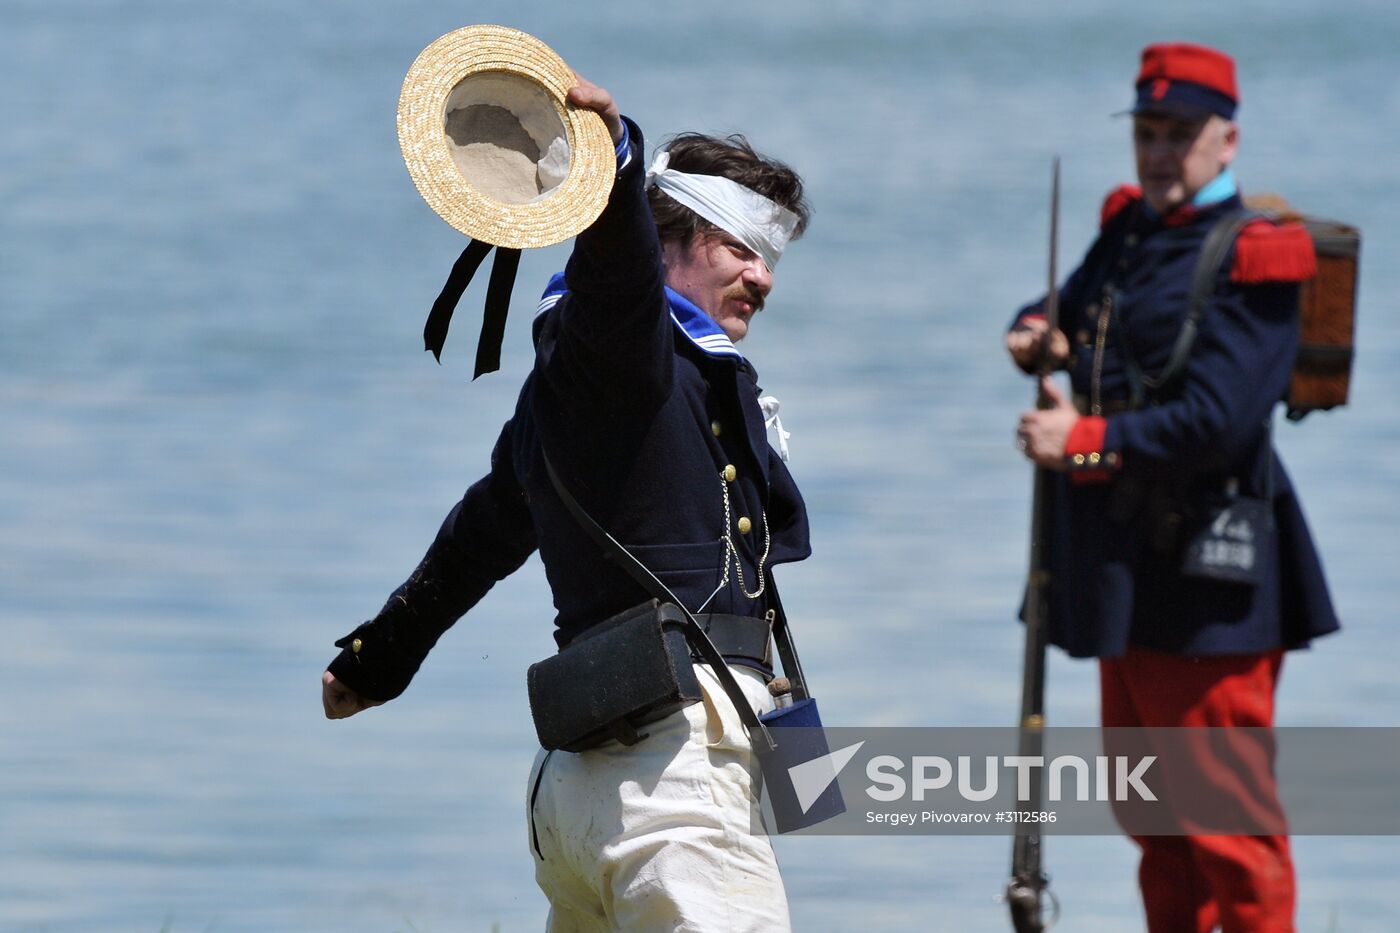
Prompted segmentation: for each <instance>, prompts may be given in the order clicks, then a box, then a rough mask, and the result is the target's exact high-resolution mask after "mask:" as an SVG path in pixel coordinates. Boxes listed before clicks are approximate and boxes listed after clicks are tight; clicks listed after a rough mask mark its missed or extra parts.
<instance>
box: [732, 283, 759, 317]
mask: <svg viewBox="0 0 1400 933" xmlns="http://www.w3.org/2000/svg"><path fill="white" fill-rule="evenodd" d="M724 297H725V299H726V300H731V301H747V302H748V303H749V304H751V305H753V313H754V314H757V313H758V312H760V311H762V310H763V294H762V292H760V291H759V290H758V289H756V288H752V287H750V286H747V285H736V286H735V287H734V288H731V289H730V290H729V291H727V292H725V293H724Z"/></svg>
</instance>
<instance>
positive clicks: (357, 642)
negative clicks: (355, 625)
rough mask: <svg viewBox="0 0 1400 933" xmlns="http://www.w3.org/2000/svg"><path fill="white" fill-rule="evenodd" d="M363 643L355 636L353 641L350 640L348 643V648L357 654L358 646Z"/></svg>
mask: <svg viewBox="0 0 1400 933" xmlns="http://www.w3.org/2000/svg"><path fill="white" fill-rule="evenodd" d="M363 644H364V642H362V641H360V640H359V639H358V638H357V639H355V640H354V641H352V642H351V643H350V650H351V651H352V652H353V653H355V654H359V653H360V646H361V645H363Z"/></svg>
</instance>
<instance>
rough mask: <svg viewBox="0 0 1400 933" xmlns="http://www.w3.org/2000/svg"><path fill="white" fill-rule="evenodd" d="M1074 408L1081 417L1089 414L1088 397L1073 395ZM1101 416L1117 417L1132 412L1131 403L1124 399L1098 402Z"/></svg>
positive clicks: (1079, 394)
mask: <svg viewBox="0 0 1400 933" xmlns="http://www.w3.org/2000/svg"><path fill="white" fill-rule="evenodd" d="M1074 407H1075V409H1076V410H1077V411H1078V412H1079V413H1080V414H1081V415H1087V414H1089V396H1087V395H1084V394H1082V393H1079V392H1076V393H1074ZM1099 408H1100V409H1101V411H1100V412H1099V413H1100V414H1102V415H1118V414H1122V413H1123V412H1125V411H1132V410H1133V403H1132V402H1130V401H1128V400H1127V399H1125V398H1106V399H1103V400H1101V401H1100V402H1099Z"/></svg>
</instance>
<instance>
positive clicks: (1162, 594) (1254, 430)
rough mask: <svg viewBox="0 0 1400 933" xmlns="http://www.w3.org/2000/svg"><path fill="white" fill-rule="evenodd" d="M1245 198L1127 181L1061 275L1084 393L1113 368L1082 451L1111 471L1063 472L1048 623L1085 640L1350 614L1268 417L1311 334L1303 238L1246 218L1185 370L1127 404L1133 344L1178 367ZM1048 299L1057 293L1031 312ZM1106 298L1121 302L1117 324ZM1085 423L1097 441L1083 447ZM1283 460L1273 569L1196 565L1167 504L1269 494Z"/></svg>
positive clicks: (1153, 367) (1201, 649) (1118, 645)
mask: <svg viewBox="0 0 1400 933" xmlns="http://www.w3.org/2000/svg"><path fill="white" fill-rule="evenodd" d="M1240 207H1241V201H1240V198H1239V197H1238V195H1233V196H1231V197H1229V198H1227V199H1226V200H1224V201H1221V202H1219V203H1216V204H1214V205H1211V206H1208V207H1204V208H1197V207H1193V206H1186V207H1182V208H1179V209H1177V210H1176V211H1175V212H1173V213H1172V214H1170V215H1168V216H1167V217H1165V218H1160V217H1156V216H1154V215H1153V213H1152V212H1151V211H1150V210H1148V209H1147V208H1146V206H1145V205H1144V204H1143V202H1142V200H1141V198H1140V196H1139V195H1138V194H1137V193H1136V191H1134V190H1131V189H1120V190H1119V191H1118V192H1116V193H1115V195H1114V196H1112V197H1111V198H1110V200H1109V202H1107V203H1106V205H1105V222H1104V225H1103V228H1102V230H1101V232H1100V235H1099V238H1098V239H1097V240H1096V241H1095V243H1094V244H1093V246H1092V247H1091V248H1090V250H1089V252H1088V255H1087V256H1086V257H1085V259H1084V261H1083V263H1082V264H1081V265H1080V267H1079V268H1078V269H1076V270H1075V271H1074V273H1073V274H1072V275H1071V276H1070V277H1069V279H1068V280H1067V281H1066V282H1065V284H1064V286H1063V287H1062V288H1061V290H1060V294H1059V303H1060V315H1061V317H1060V326H1061V329H1062V330H1063V331H1064V332H1065V334H1066V336H1067V337H1068V338H1069V340H1070V345H1071V359H1070V379H1071V382H1072V385H1073V389H1074V392H1075V394H1076V396H1082V397H1083V398H1084V400H1086V401H1087V400H1088V399H1089V397H1090V396H1091V393H1092V392H1093V390H1094V383H1095V382H1097V383H1098V391H1099V393H1100V398H1101V399H1102V403H1103V413H1104V417H1103V420H1101V421H1100V420H1097V419H1095V421H1089V420H1086V419H1081V424H1080V425H1079V426H1077V428H1076V431H1075V432H1074V433H1073V434H1072V435H1071V448H1072V449H1070V450H1069V451H1068V453H1081V454H1086V455H1089V460H1088V461H1086V463H1091V462H1096V463H1097V464H1098V466H1099V469H1097V470H1085V471H1084V472H1082V473H1075V472H1073V471H1071V472H1070V473H1067V474H1061V475H1059V476H1058V477H1057V480H1056V483H1055V484H1054V489H1055V495H1054V500H1055V501H1054V513H1053V514H1054V519H1053V522H1052V524H1053V544H1052V548H1051V569H1052V574H1053V583H1052V591H1051V592H1052V595H1051V618H1050V631H1049V637H1050V641H1051V643H1053V644H1056V645H1059V646H1060V647H1062V648H1064V649H1065V650H1066V651H1068V652H1069V653H1070V654H1071V655H1073V656H1076V657H1118V656H1121V655H1122V654H1123V653H1124V652H1125V651H1126V650H1127V648H1128V647H1129V646H1130V645H1132V646H1137V647H1141V648H1147V649H1151V650H1157V651H1163V652H1170V653H1176V654H1186V655H1216V654H1235V653H1251V652H1261V651H1268V650H1272V649H1275V648H1280V647H1282V648H1285V649H1291V648H1298V647H1302V646H1304V645H1306V644H1307V643H1308V641H1309V640H1310V639H1312V638H1316V637H1318V636H1320V635H1324V634H1327V633H1328V632H1331V631H1334V630H1336V629H1337V628H1338V622H1337V617H1336V613H1335V612H1334V610H1333V607H1332V603H1331V599H1330V597H1329V594H1328V591H1327V585H1326V581H1325V579H1324V577H1323V573H1322V567H1321V563H1320V561H1319V559H1318V555H1317V552H1316V550H1315V548H1314V545H1313V541H1312V537H1311V535H1310V533H1309V531H1308V526H1307V523H1306V522H1305V520H1304V518H1303V513H1302V511H1301V509H1300V507H1299V503H1298V499H1297V497H1296V495H1295V492H1294V488H1293V485H1292V483H1291V482H1290V480H1289V478H1288V475H1287V473H1286V472H1285V471H1284V468H1283V464H1282V463H1281V462H1280V461H1279V459H1278V456H1277V454H1276V453H1275V452H1274V450H1273V447H1272V445H1271V443H1270V437H1269V433H1268V430H1267V428H1266V425H1267V423H1268V419H1269V418H1270V415H1271V412H1272V409H1273V407H1274V405H1275V403H1276V402H1278V401H1279V400H1280V399H1282V398H1283V396H1284V394H1285V392H1286V390H1287V387H1288V381H1289V375H1290V372H1291V369H1292V363H1293V357H1294V354H1295V353H1296V350H1297V343H1298V331H1297V314H1298V297H1299V285H1298V279H1299V277H1300V276H1299V275H1297V274H1296V272H1297V268H1298V265H1299V264H1298V263H1296V262H1292V257H1290V256H1289V255H1287V254H1288V253H1289V252H1290V250H1291V251H1293V252H1296V251H1297V239H1296V237H1289V236H1282V237H1280V236H1277V235H1276V234H1277V231H1276V230H1275V228H1273V227H1272V226H1271V225H1268V224H1266V223H1262V222H1261V223H1260V224H1258V225H1256V226H1252V227H1250V228H1246V231H1245V233H1244V234H1242V235H1241V239H1240V241H1239V242H1238V244H1237V246H1236V248H1235V249H1236V255H1234V256H1232V257H1231V258H1229V259H1227V261H1226V262H1225V263H1224V265H1223V267H1222V270H1221V273H1220V276H1219V281H1218V282H1217V287H1216V290H1215V292H1214V295H1213V297H1212V299H1211V301H1210V303H1209V306H1208V307H1207V309H1206V312H1205V316H1204V319H1203V321H1202V324H1201V328H1200V333H1199V336H1198V338H1197V339H1196V341H1195V344H1194V346H1193V348H1192V352H1191V355H1190V357H1189V361H1188V365H1187V367H1186V370H1185V373H1184V376H1183V377H1182V378H1180V379H1179V380H1177V381H1176V383H1175V384H1173V385H1169V386H1167V387H1165V388H1164V389H1163V390H1162V391H1161V392H1160V394H1159V395H1158V396H1157V397H1156V398H1155V399H1153V400H1152V401H1151V402H1150V403H1149V404H1147V405H1146V406H1144V407H1141V408H1138V409H1131V410H1121V409H1123V408H1124V407H1125V406H1126V405H1127V402H1128V400H1129V398H1130V387H1129V378H1128V372H1127V367H1126V365H1125V363H1126V358H1125V354H1124V347H1125V345H1126V346H1127V348H1128V350H1129V353H1130V354H1131V358H1133V359H1135V360H1136V362H1137V364H1138V365H1139V366H1140V367H1141V369H1142V371H1144V372H1145V373H1146V374H1148V375H1149V376H1152V375H1155V374H1157V373H1160V372H1161V371H1162V369H1163V367H1164V366H1165V365H1166V363H1167V360H1168V357H1169V355H1170V351H1171V348H1172V346H1173V344H1174V342H1175V340H1176V337H1177V334H1178V332H1179V331H1180V329H1181V326H1182V322H1183V320H1184V319H1185V316H1186V311H1187V297H1188V294H1189V291H1190V286H1191V280H1192V274H1193V272H1194V269H1195V266H1196V261H1197V258H1198V257H1199V255H1200V251H1201V247H1202V244H1203V242H1204V240H1205V237H1206V234H1207V233H1208V232H1209V230H1210V228H1211V227H1212V225H1213V224H1214V223H1215V222H1216V221H1217V220H1219V219H1220V218H1221V217H1222V216H1224V215H1225V214H1227V213H1231V212H1233V211H1236V210H1238V209H1239V208H1240ZM1296 232H1298V233H1301V230H1298V231H1296ZM1275 241H1277V244H1276V243H1275ZM1307 248H1308V249H1309V252H1308V254H1307V255H1308V256H1309V257H1310V256H1311V252H1310V246H1309V247H1307ZM1241 251H1248V253H1249V255H1248V256H1246V255H1245V254H1244V253H1242V252H1241ZM1275 254H1277V255H1275ZM1246 260H1247V261H1246ZM1290 267H1291V268H1290ZM1110 303H1111V305H1112V306H1113V307H1114V308H1116V319H1115V317H1114V316H1113V314H1112V313H1110V311H1109V307H1110ZM1038 313H1043V301H1042V302H1040V303H1037V304H1035V305H1031V306H1028V307H1026V308H1023V309H1022V310H1021V311H1020V312H1019V314H1018V315H1017V320H1019V319H1020V318H1021V317H1022V316H1025V315H1030V314H1038ZM1101 314H1108V315H1109V316H1108V319H1107V321H1106V322H1105V325H1106V326H1105V327H1104V328H1103V331H1102V338H1101V337H1100V315H1101ZM1100 343H1101V344H1102V349H1101V355H1100V359H1099V363H1100V366H1099V375H1098V377H1095V353H1096V344H1100ZM1081 429H1087V430H1081ZM1086 437H1087V438H1089V443H1088V444H1087V447H1085V449H1073V448H1074V446H1075V445H1076V444H1081V445H1082V443H1083V439H1084V438H1086ZM1093 454H1098V456H1097V457H1092V455H1093ZM1271 463H1272V467H1273V480H1272V483H1273V516H1274V521H1275V525H1276V531H1277V534H1276V539H1275V543H1276V546H1275V547H1274V548H1272V549H1269V550H1266V551H1265V552H1264V553H1263V554H1262V555H1261V579H1260V582H1259V583H1258V585H1257V586H1248V585H1241V584H1236V583H1226V582H1217V581H1208V580H1204V579H1200V578H1195V577H1188V576H1185V575H1183V574H1182V573H1181V572H1180V564H1181V559H1182V554H1181V538H1182V534H1181V533H1180V532H1178V534H1177V535H1176V541H1175V543H1174V544H1173V545H1170V546H1168V545H1167V544H1166V543H1165V542H1166V540H1167V539H1169V537H1170V536H1169V535H1167V534H1166V533H1165V531H1164V529H1163V524H1162V523H1163V521H1164V518H1163V514H1164V513H1167V514H1178V515H1183V516H1185V526H1186V528H1189V527H1190V524H1191V516H1192V515H1193V514H1194V515H1199V514H1202V513H1203V512H1204V510H1205V508H1206V507H1207V505H1208V503H1209V500H1210V498H1211V497H1212V496H1213V495H1217V494H1219V493H1220V492H1221V491H1222V490H1223V488H1224V487H1225V484H1226V483H1227V481H1228V480H1229V479H1230V478H1234V479H1236V480H1237V481H1238V483H1239V491H1240V493H1241V494H1242V495H1246V496H1253V497H1260V498H1262V497H1264V496H1265V491H1266V488H1267V487H1268V483H1269V479H1268V474H1269V466H1270V464H1271ZM1166 521H1168V522H1170V521H1172V520H1171V519H1166Z"/></svg>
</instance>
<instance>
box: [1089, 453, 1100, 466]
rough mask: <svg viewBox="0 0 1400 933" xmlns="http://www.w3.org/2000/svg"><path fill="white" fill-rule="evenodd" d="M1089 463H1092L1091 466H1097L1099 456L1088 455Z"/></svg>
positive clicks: (1095, 454) (1094, 454)
mask: <svg viewBox="0 0 1400 933" xmlns="http://www.w3.org/2000/svg"><path fill="white" fill-rule="evenodd" d="M1089 462H1090V463H1092V464H1095V465H1097V464H1098V462H1099V455H1098V454H1097V453H1092V454H1090V455H1089Z"/></svg>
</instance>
